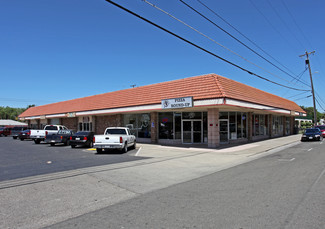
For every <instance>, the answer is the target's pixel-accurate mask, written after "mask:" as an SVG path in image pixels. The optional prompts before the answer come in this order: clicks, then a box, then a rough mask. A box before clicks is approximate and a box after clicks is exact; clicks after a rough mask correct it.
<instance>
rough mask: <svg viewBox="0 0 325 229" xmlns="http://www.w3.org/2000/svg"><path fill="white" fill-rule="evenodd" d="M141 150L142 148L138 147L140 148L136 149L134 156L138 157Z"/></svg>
mask: <svg viewBox="0 0 325 229" xmlns="http://www.w3.org/2000/svg"><path fill="white" fill-rule="evenodd" d="M141 149H142V147H140V148H139V149H138V152H137V153H136V154H135V156H136V157H137V156H138V155H139V153H140V150H141Z"/></svg>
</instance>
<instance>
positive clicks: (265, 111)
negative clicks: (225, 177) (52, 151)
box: [19, 74, 306, 147]
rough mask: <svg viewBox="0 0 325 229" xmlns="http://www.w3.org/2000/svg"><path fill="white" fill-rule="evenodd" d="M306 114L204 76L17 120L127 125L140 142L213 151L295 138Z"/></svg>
mask: <svg viewBox="0 0 325 229" xmlns="http://www.w3.org/2000/svg"><path fill="white" fill-rule="evenodd" d="M305 115H306V112H305V111H304V110H303V109H301V108H300V107H299V106H298V105H297V104H296V103H294V102H293V101H290V100H287V99H284V98H281V97H279V96H276V95H273V94H270V93H267V92H264V91H261V90H259V89H256V88H253V87H250V86H247V85H245V84H242V83H239V82H236V81H234V80H231V79H228V78H225V77H222V76H219V75H216V74H208V75H202V76H196V77H189V78H185V79H180V80H174V81H169V82H163V83H158V84H153V85H148V86H142V87H135V88H129V89H125V90H120V91H115V92H109V93H104V94H100V95H94V96H89V97H84V98H79V99H74V100H68V101H63V102H59V103H52V104H48V105H43V106H38V107H31V108H29V109H28V110H26V111H25V112H24V113H22V114H21V115H20V116H19V118H20V119H21V120H25V121H27V122H28V123H29V126H31V127H33V128H41V127H43V126H44V125H47V124H62V125H65V126H67V127H68V128H70V129H73V130H80V131H94V132H95V133H97V134H102V133H103V132H104V130H105V128H106V127H109V126H127V127H129V128H130V129H131V131H132V133H134V134H135V135H136V137H137V140H138V142H146V143H159V144H206V145H207V146H209V147H217V146H219V145H220V144H228V143H245V142H250V141H255V140H261V139H268V138H273V137H279V136H286V135H290V134H294V133H295V131H294V126H295V117H297V116H305Z"/></svg>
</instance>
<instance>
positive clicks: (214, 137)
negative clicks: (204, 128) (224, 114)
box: [208, 108, 220, 148]
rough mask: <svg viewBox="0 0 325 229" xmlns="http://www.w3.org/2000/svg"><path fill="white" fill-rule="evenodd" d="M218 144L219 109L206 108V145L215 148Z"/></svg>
mask: <svg viewBox="0 0 325 229" xmlns="http://www.w3.org/2000/svg"><path fill="white" fill-rule="evenodd" d="M219 144H220V134H219V109H217V108H211V109H208V147H210V148H216V147H218V146H219Z"/></svg>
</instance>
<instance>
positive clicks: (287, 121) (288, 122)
mask: <svg viewBox="0 0 325 229" xmlns="http://www.w3.org/2000/svg"><path fill="white" fill-rule="evenodd" d="M289 134H290V117H286V135H289Z"/></svg>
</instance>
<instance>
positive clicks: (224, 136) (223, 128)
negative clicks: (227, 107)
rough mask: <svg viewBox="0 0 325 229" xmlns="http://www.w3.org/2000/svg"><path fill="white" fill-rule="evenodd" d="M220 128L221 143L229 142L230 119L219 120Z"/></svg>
mask: <svg viewBox="0 0 325 229" xmlns="http://www.w3.org/2000/svg"><path fill="white" fill-rule="evenodd" d="M219 128H220V131H219V133H220V143H228V141H229V134H228V132H229V131H228V129H229V128H228V119H226V120H219Z"/></svg>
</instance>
